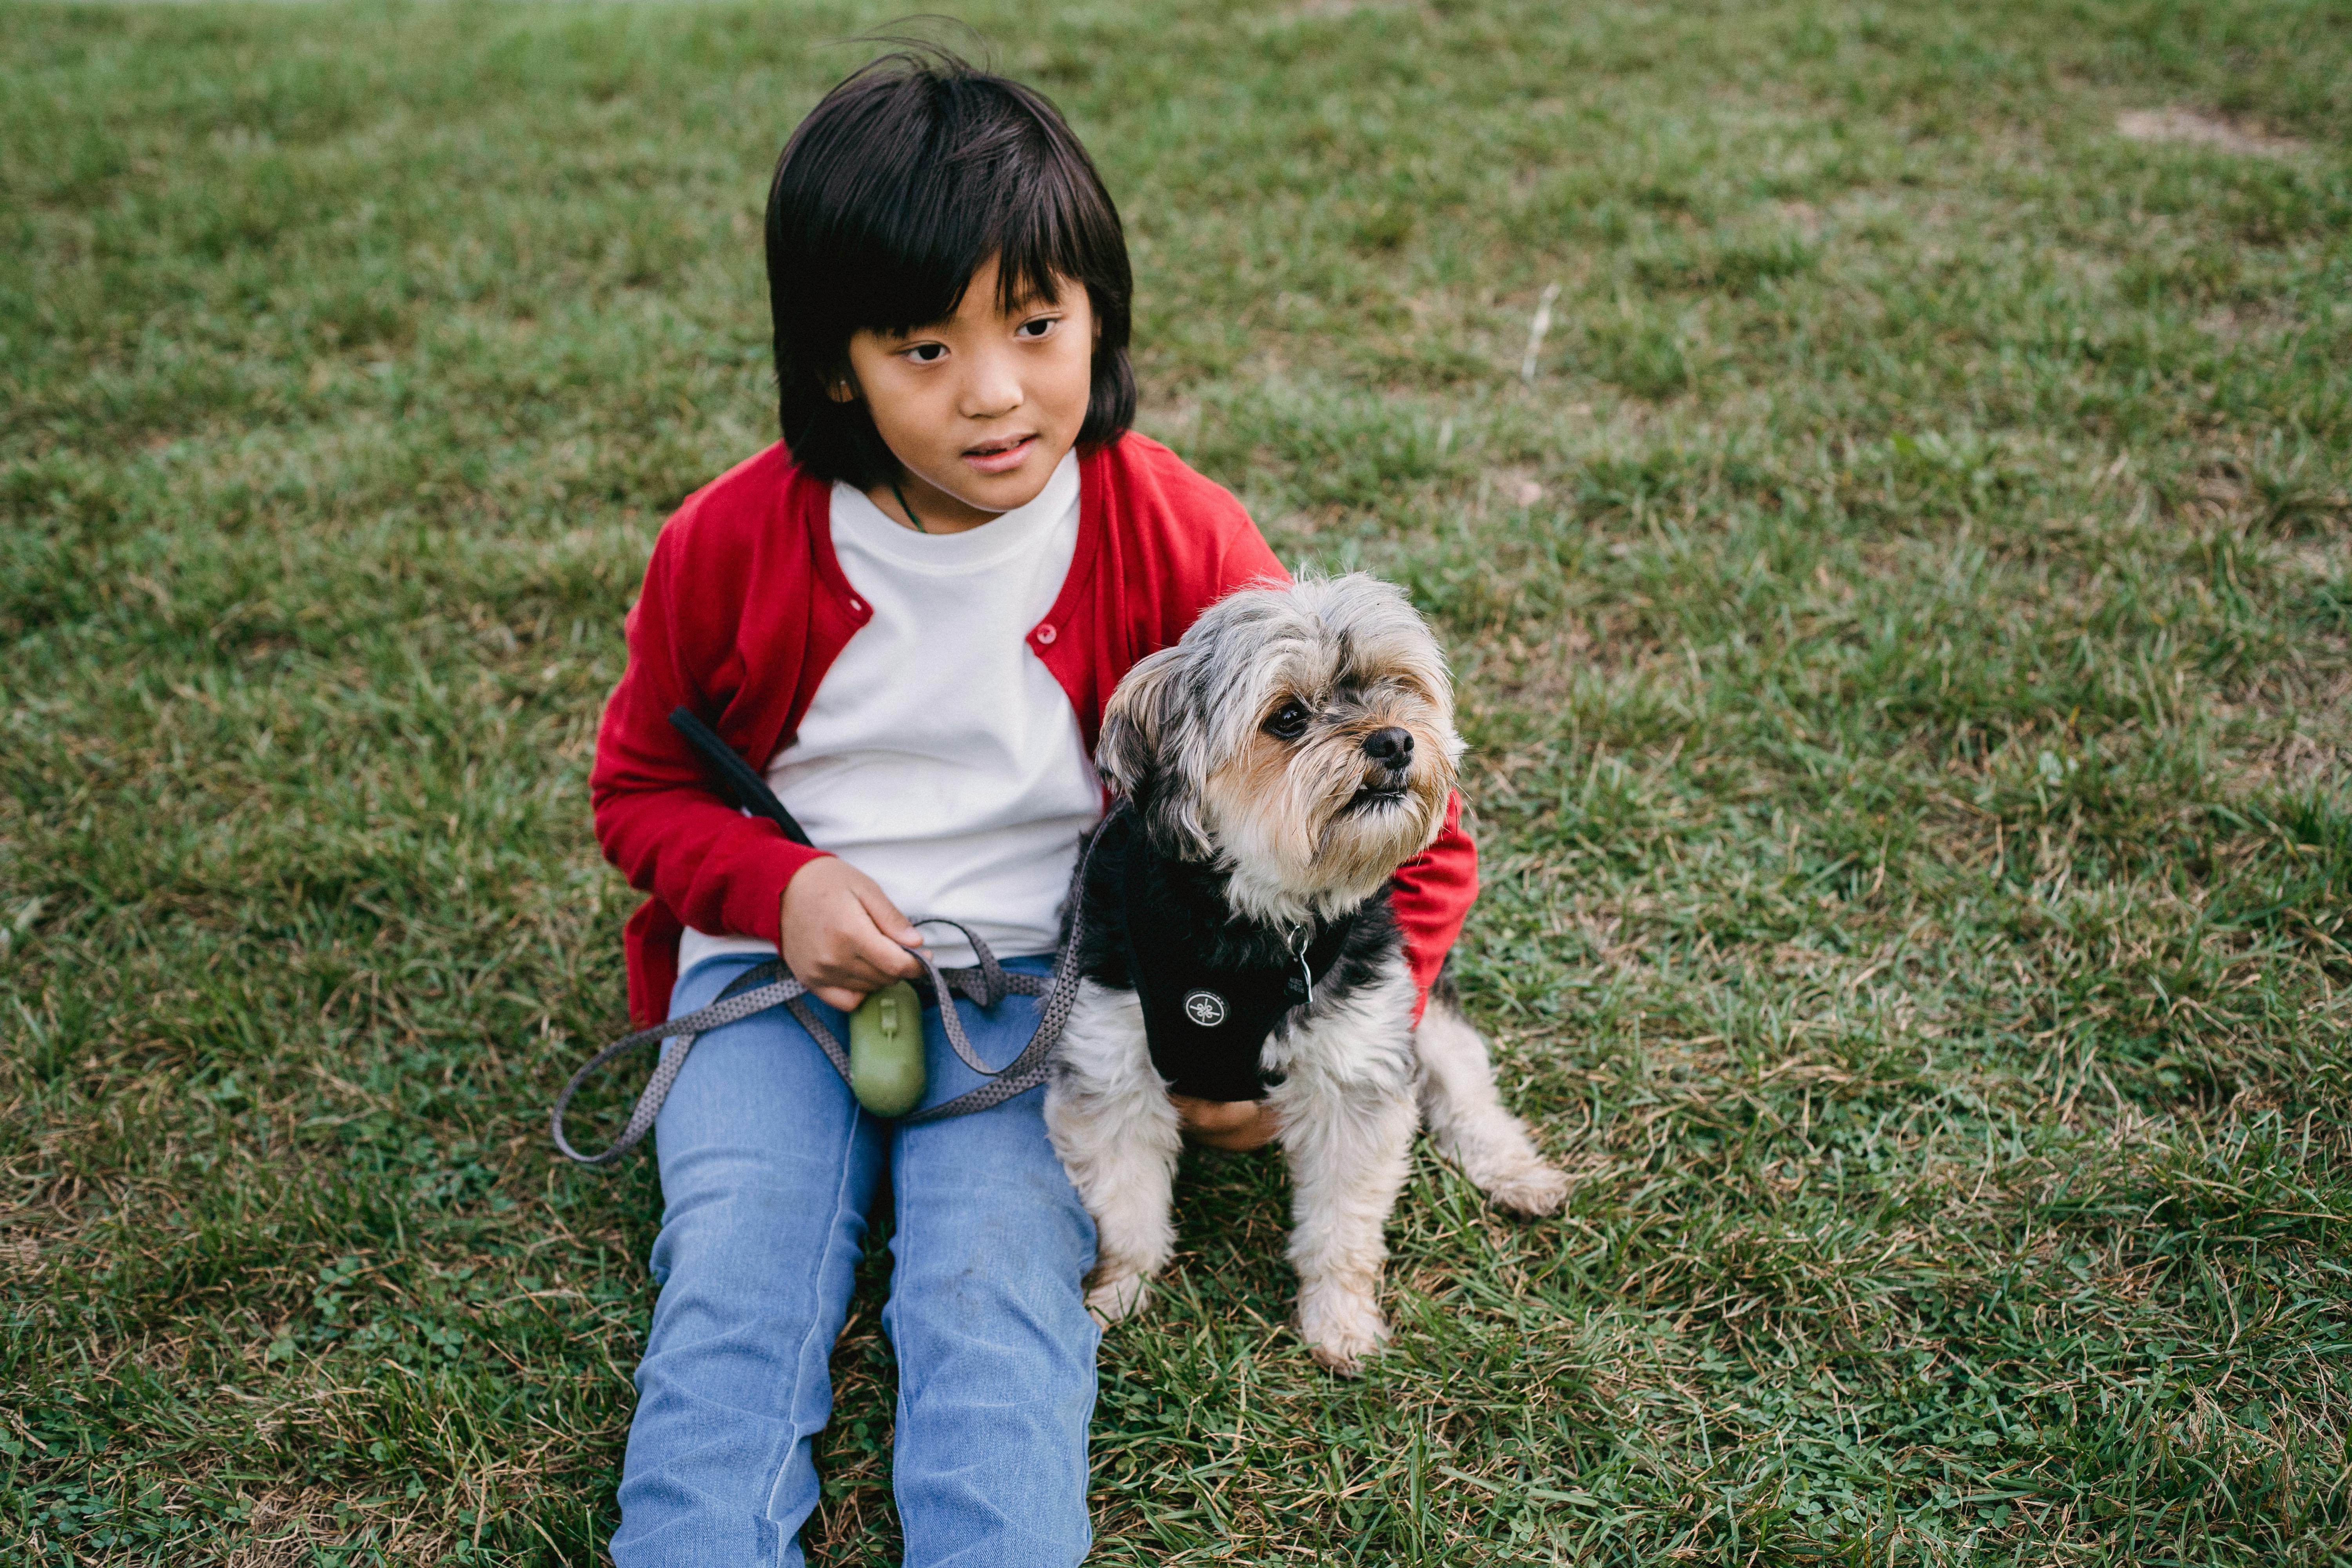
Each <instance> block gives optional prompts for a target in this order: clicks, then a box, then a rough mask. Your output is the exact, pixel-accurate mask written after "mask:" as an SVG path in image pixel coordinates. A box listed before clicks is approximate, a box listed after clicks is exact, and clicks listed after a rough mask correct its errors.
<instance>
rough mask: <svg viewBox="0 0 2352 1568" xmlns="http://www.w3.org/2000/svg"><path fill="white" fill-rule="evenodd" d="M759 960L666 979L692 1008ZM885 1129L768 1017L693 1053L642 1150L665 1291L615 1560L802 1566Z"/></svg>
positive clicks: (805, 1045)
mask: <svg viewBox="0 0 2352 1568" xmlns="http://www.w3.org/2000/svg"><path fill="white" fill-rule="evenodd" d="M755 962H757V961H756V960H754V959H748V958H747V959H741V960H731V959H714V960H712V961H710V962H709V963H702V964H698V965H697V966H696V967H695V969H694V971H693V972H692V973H689V974H688V975H687V976H685V977H684V979H683V980H682V981H681V982H680V983H679V985H678V988H677V994H676V996H675V997H673V998H672V1001H671V1016H673V1017H675V1016H678V1015H680V1014H683V1013H687V1012H690V1011H692V1010H693V1009H694V1008H697V1007H699V1006H703V1005H707V1004H708V1003H709V1002H710V1001H712V1000H713V999H714V998H716V997H717V995H718V994H719V991H720V990H721V989H723V988H724V987H725V986H726V984H728V982H730V981H731V980H733V979H734V978H735V977H736V976H738V975H739V974H740V973H742V972H743V970H744V969H745V968H747V967H749V966H750V965H751V963H755ZM885 1139H886V1134H885V1131H884V1130H883V1129H882V1127H881V1126H880V1125H879V1124H877V1123H876V1122H875V1121H872V1119H870V1118H867V1117H865V1116H863V1115H861V1114H860V1113H859V1111H858V1110H857V1104H856V1100H853V1099H851V1098H850V1094H849V1090H848V1089H847V1088H846V1087H845V1085H844V1084H843V1083H842V1081H841V1077H840V1075H839V1074H838V1073H836V1072H835V1071H834V1069H833V1068H832V1066H831V1064H830V1063H828V1062H827V1061H826V1060H825V1058H824V1054H823V1053H822V1052H820V1051H819V1050H818V1049H817V1047H816V1046H815V1044H814V1042H813V1041H811V1040H810V1039H809V1037H808V1036H807V1035H806V1034H805V1033H804V1032H803V1030H802V1029H801V1027H800V1026H799V1025H798V1024H796V1023H794V1022H793V1017H792V1015H791V1014H790V1013H788V1012H785V1011H784V1010H783V1009H782V1008H777V1009H774V1010H772V1011H770V1012H767V1013H762V1014H761V1015H759V1016H757V1017H752V1018H747V1019H745V1020H743V1021H742V1022H741V1023H740V1024H734V1025H730V1026H728V1027H726V1028H723V1029H715V1030H713V1031H711V1032H710V1033H709V1034H708V1035H705V1036H704V1037H702V1038H701V1039H700V1040H698V1042H696V1044H695V1047H694V1053H693V1055H691V1056H690V1057H688V1058H687V1064H686V1068H685V1070H684V1071H682V1072H681V1073H679V1074H678V1078H677V1086H676V1087H675V1088H673V1089H671V1090H670V1096H669V1100H668V1101H667V1103H666V1104H665V1105H664V1106H663V1107H662V1112H661V1119H660V1120H659V1121H657V1122H656V1123H655V1127H654V1142H655V1144H656V1148H657V1149H658V1151H659V1152H660V1156H661V1181H662V1197H663V1202H664V1210H663V1215H662V1228H661V1236H660V1238H659V1239H658V1240H656V1242H655V1243H654V1254H653V1272H654V1278H655V1279H656V1280H657V1281H659V1282H660V1284H661V1296H660V1299H659V1300H657V1301H656V1304H655V1307H654V1323H653V1332H652V1334H651V1336H650V1338H649V1339H648V1341H647V1343H646V1355H645V1360H644V1362H643V1363H641V1364H640V1365H639V1367H638V1368H637V1377H636V1383H637V1396H638V1397H637V1409H636V1415H635V1418H634V1419H633V1420H632V1421H631V1422H630V1424H629V1446H628V1454H627V1457H626V1458H625V1460H624V1461H623V1464H622V1472H621V1499H620V1500H621V1528H620V1531H619V1532H618V1533H617V1534H615V1535H614V1538H613V1545H612V1550H613V1559H614V1563H616V1564H619V1565H620V1568H635V1565H637V1564H653V1563H659V1564H662V1565H663V1568H686V1565H690V1564H700V1563H710V1564H714V1565H718V1564H724V1565H726V1568H742V1565H743V1564H747V1563H761V1564H786V1565H790V1568H798V1564H799V1563H800V1562H801V1552H800V1546H799V1544H798V1542H796V1540H795V1539H794V1537H795V1536H796V1534H797V1532H798V1531H799V1530H800V1526H801V1521H803V1520H804V1519H806V1518H807V1517H808V1514H809V1511H810V1510H812V1509H814V1507H815V1506H816V1500H817V1481H816V1472H815V1469H814V1467H813V1466H812V1464H811V1462H810V1458H809V1439H810V1437H811V1436H813V1435H814V1434H815V1433H816V1432H818V1431H820V1430H821V1429H823V1427H824V1423H825V1417H826V1415H827V1414H828V1413H829V1412H830V1410H831V1408H832V1405H833V1387H832V1383H831V1381H830V1379H829V1378H828V1376H827V1373H826V1358H827V1356H828V1355H829V1354H830V1353H831V1352H832V1350H833V1342H834V1340H835V1336H837V1335H838V1334H839V1333H840V1331H841V1325H842V1319H843V1316H844V1314H845V1312H846V1311H847V1310H848V1302H849V1294H850V1287H851V1283H852V1280H853V1278H854V1276H855V1273H856V1266H857V1259H858V1254H859V1249H860V1247H862V1245H863V1243H864V1239H865V1235H866V1220H865V1214H866V1205H867V1203H868V1202H869V1200H870V1199H871V1198H872V1196H873V1194H874V1187H875V1183H876V1181H877V1179H878V1177H879V1175H880V1172H881V1164H882V1160H883V1158H884V1154H885V1148H886V1143H885Z"/></svg>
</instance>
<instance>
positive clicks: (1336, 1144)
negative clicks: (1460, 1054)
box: [1274, 1025, 1420, 1374]
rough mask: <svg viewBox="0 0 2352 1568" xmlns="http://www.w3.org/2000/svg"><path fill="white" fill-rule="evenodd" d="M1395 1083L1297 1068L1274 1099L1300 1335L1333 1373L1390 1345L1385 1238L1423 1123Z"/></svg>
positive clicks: (1405, 1090) (1310, 1066)
mask: <svg viewBox="0 0 2352 1568" xmlns="http://www.w3.org/2000/svg"><path fill="white" fill-rule="evenodd" d="M1341 1027H1345V1026H1344V1025H1342V1026H1341ZM1339 1059H1345V1058H1339ZM1359 1059H1360V1058H1359ZM1395 1078H1396V1079H1397V1080H1398V1081H1396V1082H1395V1083H1394V1084H1393V1085H1389V1084H1383V1083H1381V1082H1379V1081H1377V1079H1368V1078H1365V1077H1361V1076H1350V1077H1341V1076H1339V1074H1337V1073H1333V1072H1328V1071H1326V1070H1322V1065H1321V1064H1318V1063H1302V1065H1301V1066H1300V1067H1299V1068H1297V1069H1294V1070H1293V1072H1292V1073H1291V1076H1290V1079H1289V1080H1288V1081H1287V1082H1286V1083H1285V1084H1283V1085H1282V1086H1281V1087H1280V1088H1279V1089H1276V1091H1275V1096H1274V1098H1275V1100H1276V1106H1277V1108H1278V1109H1279V1111H1280V1113H1281V1117H1282V1147H1283V1152H1284V1154H1285V1155H1286V1157H1287V1159H1288V1160H1289V1163H1290V1181H1291V1213H1292V1219H1293V1226H1292V1229H1291V1233H1290V1261H1291V1263H1292V1264H1293V1265H1294V1266H1295V1267H1296V1268H1297V1270H1298V1331H1299V1335H1300V1337H1301V1338H1303V1339H1304V1340H1305V1341H1306V1342H1307V1349H1308V1350H1309V1351H1311V1352H1313V1353H1314V1356H1315V1359H1316V1360H1317V1361H1318V1362H1320V1363H1323V1364H1324V1365H1325V1366H1328V1367H1329V1368H1331V1369H1332V1370H1333V1371H1334V1372H1340V1373H1349V1374H1353V1373H1356V1372H1357V1371H1359V1370H1360V1367H1361V1365H1362V1363H1363V1358H1364V1357H1366V1356H1368V1355H1370V1354H1371V1353H1372V1352H1374V1351H1377V1350H1379V1349H1380V1348H1381V1345H1382V1344H1384V1343H1386V1342H1387V1341H1388V1337H1389V1325H1388V1320H1387V1319H1385V1318H1383V1317H1381V1308H1380V1284H1381V1264H1382V1262H1384V1261H1385V1260H1386V1258H1387V1257H1388V1244H1387V1242H1386V1241H1385V1240H1384V1239H1383V1238H1382V1237H1381V1227H1382V1226H1385V1225H1386V1224H1387V1223H1388V1217H1389V1211H1390V1210H1391V1209H1393V1208H1394V1207H1395V1206H1396V1200H1397V1194H1398V1193H1400V1192H1402V1190H1403V1188H1404V1183H1405V1177H1406V1175H1407V1173H1409V1172H1410V1170H1411V1168H1412V1131H1413V1125H1414V1123H1415V1122H1416V1121H1419V1120H1420V1118H1419V1115H1418V1113H1417V1112H1416V1110H1414V1107H1413V1103H1412V1090H1411V1089H1410V1087H1409V1086H1408V1085H1406V1084H1405V1083H1404V1082H1403V1081H1402V1079H1403V1073H1402V1070H1400V1071H1398V1072H1397V1073H1396V1074H1395Z"/></svg>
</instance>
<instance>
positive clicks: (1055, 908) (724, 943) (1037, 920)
mask: <svg viewBox="0 0 2352 1568" xmlns="http://www.w3.org/2000/svg"><path fill="white" fill-rule="evenodd" d="M832 526H833V548H834V553H835V555H837V556H838V557H840V560H841V569H842V571H843V573H844V574H846V575H847V576H848V578H849V583H850V586H852V587H853V588H856V590H857V592H858V593H859V594H860V595H863V596H864V597H865V600H866V604H867V605H871V606H872V608H873V611H874V615H873V618H872V619H871V620H869V621H867V622H866V625H865V626H861V627H859V628H858V630H857V632H856V635H855V636H853V637H851V638H850V639H849V642H848V645H847V646H846V647H844V648H843V649H842V650H841V654H840V656H839V657H838V658H835V660H834V661H833V663H832V665H831V666H830V667H829V668H827V669H826V670H825V672H824V679H823V680H821V681H819V682H818V684H817V689H816V693H815V695H814V698H812V699H811V700H810V702H809V709H808V712H807V713H806V715H804V716H803V718H802V720H801V723H800V730H799V733H798V734H797V735H796V736H795V737H794V739H793V741H792V742H791V743H789V744H788V745H786V746H785V747H784V749H783V750H782V751H780V752H777V753H776V754H775V755H774V756H773V757H772V758H771V759H770V760H769V763H768V770H767V772H768V787H770V788H771V789H772V790H774V791H775V792H776V795H777V798H779V799H781V800H782V802H783V803H784V807H785V809H786V810H788V811H790V812H791V813H792V814H793V816H795V817H796V818H798V819H799V821H800V824H801V826H803V827H805V828H807V829H808V835H809V837H810V839H811V840H812V841H813V842H814V844H815V845H816V846H817V847H819V848H820V849H829V850H831V851H833V852H834V853H835V854H836V855H838V856H840V857H841V858H843V859H845V860H846V861H848V862H849V863H850V864H851V865H853V866H855V867H856V868H858V869H859V870H861V871H863V872H865V873H866V875H867V876H869V877H871V878H873V879H875V880H876V881H877V882H878V883H880V884H881V886H882V890H883V891H884V892H886V893H887V894H888V895H889V896H890V900H891V901H892V902H893V903H895V904H897V905H898V908H899V909H900V910H904V911H905V912H906V914H907V916H908V919H910V920H920V919H921V918H922V917H924V916H926V915H944V916H946V917H948V918H949V919H951V920H957V921H962V922H963V923H964V924H966V925H968V926H970V927H971V929H972V930H974V931H978V932H979V933H980V935H981V938H982V940H983V941H984V942H987V943H988V944H989V946H990V947H992V948H993V949H994V950H995V952H996V953H997V956H998V957H1000V958H1011V957H1013V956H1015V955H1018V954H1022V953H1040V952H1052V951H1053V948H1054V943H1055V940H1056V939H1057V938H1058V937H1059V936H1060V934H1061V931H1060V911H1061V905H1062V900H1063V897H1064V895H1065V894H1066V893H1067V892H1068V890H1069V881H1070V872H1071V869H1072V868H1073V867H1074V866H1075V865H1076V860H1077V844H1078V836H1079V835H1080V834H1082V833H1084V832H1085V831H1086V830H1087V828H1089V827H1091V826H1094V824H1095V822H1096V820H1097V818H1099V817H1100V816H1101V815H1102V786H1101V785H1100V784H1098V783H1097V780H1096V777H1095V770H1094V764H1093V763H1092V761H1091V760H1090V759H1089V758H1088V757H1087V749H1086V742H1085V740H1084V738H1083V737H1081V736H1080V734H1079V733H1078V719H1077V714H1076V712H1075V711H1074V710H1072V709H1071V707H1070V698H1069V694H1068V693H1067V692H1066V691H1065V690H1063V689H1062V686H1061V683H1060V682H1059V681H1057V680H1055V679H1054V676H1053V673H1052V672H1051V671H1050V670H1048V669H1047V668H1045V664H1044V663H1043V662H1042V661H1041V660H1039V658H1037V656H1036V655H1035V654H1034V652H1032V651H1031V650H1030V648H1029V646H1028V643H1027V641H1026V638H1027V637H1028V634H1029V632H1030V630H1031V628H1033V627H1034V626H1036V624H1037V623H1038V622H1039V621H1041V620H1043V619H1045V614H1046V612H1047V611H1049V610H1051V609H1052V608H1053V607H1054V601H1055V598H1056V597H1058V596H1059V595H1060V594H1061V590H1062V582H1063V579H1064V578H1066V577H1067V576H1068V575H1069V572H1070V559H1071V557H1072V555H1074V554H1075V553H1076V550H1077V543H1078V462H1077V458H1076V455H1070V456H1066V457H1065V458H1063V459H1062V462H1061V466H1060V467H1058V468H1055V470H1054V475H1053V478H1051V479H1048V480H1046V481H1045V489H1043V490H1042V491H1040V492H1039V493H1038V495H1037V499H1036V500H1033V501H1031V502H1030V503H1029V504H1028V505H1027V506H1024V507H1020V508H1018V509H1016V510H1013V511H1008V512H1006V513H1004V514H1003V516H1001V517H999V518H997V519H996V520H995V521H992V522H988V523H983V524H982V526H980V527H978V528H975V529H971V530H968V531H965V532H962V533H940V534H925V533H917V532H914V531H912V530H910V529H908V528H905V527H902V526H901V525H899V524H898V523H896V522H893V521H890V519H889V518H888V517H887V516H885V515H884V514H883V512H882V511H881V510H880V509H878V508H877V507H876V506H875V505H874V503H873V502H872V501H870V500H866V497H865V496H864V495H863V494H861V493H860V492H858V491H857V490H856V489H851V488H850V487H849V486H848V485H845V484H836V485H835V486H834V487H833V520H832ZM921 929H922V932H923V940H924V943H925V945H926V946H928V947H929V949H930V950H931V952H933V954H935V955H936V956H937V958H938V960H939V962H940V965H941V966H942V967H944V968H953V967H955V966H957V965H960V964H968V963H971V962H972V953H971V947H970V946H969V944H967V943H966V942H964V940H963V938H962V937H961V935H960V934H958V933H957V931H955V930H954V929H953V928H952V927H950V926H925V927H923V928H921ZM775 951H776V950H775V949H774V948H773V947H772V946H771V945H769V944H768V943H766V942H759V941H755V940H753V939H751V938H748V937H739V936H730V935H724V934H719V933H711V932H704V931H695V930H693V929H691V928H689V929H688V931H687V932H686V935H685V937H684V938H683V940H681V941H680V942H679V943H678V953H677V964H678V973H681V974H683V973H686V971H688V969H691V968H692V967H693V966H694V965H695V964H696V963H699V962H700V961H702V960H703V959H706V958H709V957H712V956H714V955H716V954H719V953H722V952H762V953H769V954H772V953H774V952H775Z"/></svg>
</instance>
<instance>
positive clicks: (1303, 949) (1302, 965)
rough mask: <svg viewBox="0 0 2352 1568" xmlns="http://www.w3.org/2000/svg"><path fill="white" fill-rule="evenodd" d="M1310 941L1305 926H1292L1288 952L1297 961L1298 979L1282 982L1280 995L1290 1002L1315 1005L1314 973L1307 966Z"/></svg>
mask: <svg viewBox="0 0 2352 1568" xmlns="http://www.w3.org/2000/svg"><path fill="white" fill-rule="evenodd" d="M1310 942H1311V939H1310V938H1309V937H1308V936H1307V928H1306V927H1305V926H1293V927H1292V928H1291V931H1290V952H1291V954H1292V956H1293V957H1295V958H1297V960H1298V978H1297V979H1296V980H1286V981H1285V982H1283V986H1282V994H1283V995H1284V996H1285V997H1286V999H1288V1000H1289V1001H1291V1002H1294V1003H1298V1002H1304V1003H1305V1004H1306V1005H1308V1006H1309V1007H1312V1006H1313V1005H1315V971H1313V970H1312V969H1309V968H1308V967H1307V947H1308V946H1309V945H1310Z"/></svg>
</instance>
